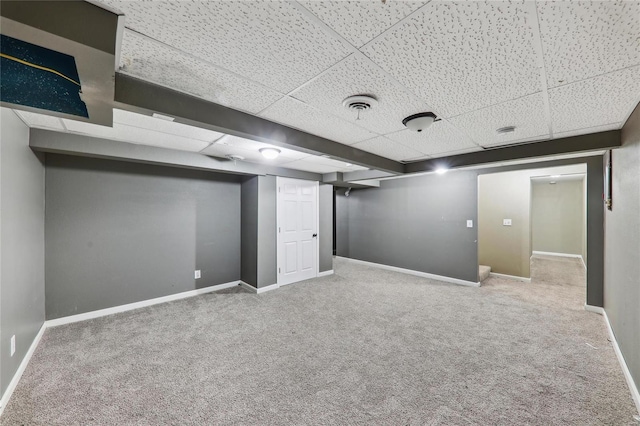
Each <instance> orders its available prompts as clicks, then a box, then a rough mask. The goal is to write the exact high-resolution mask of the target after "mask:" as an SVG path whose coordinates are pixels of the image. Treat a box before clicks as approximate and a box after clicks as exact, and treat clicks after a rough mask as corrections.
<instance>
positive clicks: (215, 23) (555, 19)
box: [20, 0, 640, 173]
mask: <svg viewBox="0 0 640 426" xmlns="http://www.w3.org/2000/svg"><path fill="white" fill-rule="evenodd" d="M92 3H95V4H98V5H102V6H104V7H105V8H108V9H109V10H116V11H120V12H121V13H122V14H123V15H124V19H125V20H124V32H123V34H122V40H121V46H120V55H119V60H118V64H117V71H118V72H119V73H121V74H124V75H127V76H130V77H134V78H138V79H142V80H144V81H148V82H151V83H155V84H158V85H161V86H164V87H167V88H170V89H174V90H177V91H180V92H183V93H186V94H189V95H193V96H196V97H198V98H202V99H205V100H208V101H211V102H214V103H217V104H220V105H223V106H226V107H229V108H233V109H235V110H239V111H242V112H246V113H248V114H252V115H255V116H257V117H260V118H264V119H266V120H270V121H273V122H276V123H280V124H283V125H285V126H288V127H292V128H295V129H299V130H302V131H303V132H306V133H310V134H314V135H317V136H320V137H323V138H326V139H329V140H333V141H336V142H338V143H339V144H344V145H348V146H349V147H352V148H355V149H359V150H363V151H367V152H370V153H373V154H376V155H379V156H381V157H385V158H388V159H391V160H395V161H402V162H414V161H420V160H428V159H431V158H439V157H445V156H450V155H456V154H464V153H470V152H477V151H482V150H484V149H492V148H496V147H501V146H507V145H511V144H514V143H515V144H517V143H526V142H532V141H544V140H553V139H557V138H562V137H567V136H576V135H581V134H588V133H596V132H602V131H607V130H614V129H620V128H621V127H622V125H623V124H624V122H625V121H626V119H627V118H628V116H629V115H630V114H631V112H632V110H633V108H634V107H635V106H636V105H637V103H638V101H640V41H639V40H640V1H601V2H582V1H568V0H567V1H458V2H452V1H400V0H387V1H386V3H383V2H382V1H380V0H367V1H343V0H338V1H302V0H300V1H196V0H193V1H185V0H169V1H162V0H155V1H122V0H92ZM356 94H367V95H371V96H374V97H375V98H376V99H377V100H378V104H377V105H376V106H375V107H374V108H373V109H371V110H368V111H364V112H363V113H362V114H361V115H360V117H358V116H357V114H356V112H355V111H353V110H348V109H346V108H344V107H343V105H342V101H343V100H344V99H345V98H346V97H348V96H351V95H356ZM134 110H135V109H134ZM423 111H433V112H434V113H435V114H437V115H438V117H439V118H440V119H441V120H440V121H437V122H435V123H434V124H433V125H432V126H431V127H429V128H428V129H426V130H425V131H423V132H422V133H414V132H411V131H409V130H407V129H406V128H405V127H404V125H403V124H402V119H403V118H404V117H406V116H408V115H412V114H415V113H418V112H423ZM20 114H21V117H22V118H23V120H25V122H27V123H28V124H29V125H30V126H33V127H43V128H48V129H52V130H57V131H66V132H74V133H82V134H89V135H93V136H98V137H104V138H110V139H115V140H121V141H127V142H133V143H138V144H145V145H152V146H159V147H163V148H170V149H178V150H184V151H192V152H200V153H202V154H206V155H211V156H216V157H224V156H227V155H241V156H243V157H245V160H244V161H248V162H258V163H263V162H264V161H265V160H264V159H263V158H262V157H261V156H260V155H259V153H258V149H260V148H262V147H265V146H268V144H266V143H264V142H265V140H264V138H257V139H260V140H261V141H260V142H258V141H253V140H248V139H243V138H239V137H235V136H231V135H224V134H222V133H218V132H215V131H212V130H206V129H200V128H196V127H192V126H187V125H186V124H180V123H170V122H161V121H159V120H157V119H155V118H151V117H149V116H147V115H140V114H134V113H133V112H128V111H123V110H118V109H116V110H114V126H113V128H109V127H103V126H95V125H93V126H92V125H89V124H87V123H82V122H76V121H72V120H66V119H57V118H53V117H47V116H41V115H38V114H33V113H28V112H21V113H20ZM192 123H193V122H192ZM505 126H515V131H514V132H512V133H506V134H498V133H497V132H496V129H498V128H501V127H505ZM214 129H216V130H221V129H220V128H217V127H214ZM230 130H231V129H229V131H230ZM244 135H246V134H244ZM550 143H553V142H550ZM277 144H278V145H280V149H281V150H282V153H281V156H280V157H279V158H278V159H276V160H274V161H273V162H272V164H275V165H277V166H281V167H290V168H297V169H299V170H305V171H312V172H316V173H329V172H336V171H340V172H347V171H353V170H362V169H364V168H363V167H360V166H347V165H346V163H345V162H343V161H339V160H336V159H332V158H324V157H321V156H313V155H309V154H308V153H301V152H298V151H294V150H292V149H286V148H281V146H282V143H277ZM288 146H289V147H295V143H294V144H289V145H288ZM315 151H316V152H317V151H318V150H315ZM319 151H321V148H320V149H319ZM325 152H327V151H325ZM362 164H364V165H366V164H368V163H366V164H365V163H362Z"/></svg>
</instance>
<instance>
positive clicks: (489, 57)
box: [363, 1, 542, 117]
mask: <svg viewBox="0 0 640 426" xmlns="http://www.w3.org/2000/svg"><path fill="white" fill-rule="evenodd" d="M534 25H537V22H536V20H535V13H533V8H532V7H530V6H527V5H526V4H525V3H523V2H509V3H506V2H493V1H489V2H479V1H468V2H446V1H432V2H431V3H429V4H427V5H426V6H424V7H423V8H421V9H420V10H419V11H418V12H417V13H416V14H414V15H413V16H411V17H410V18H409V19H407V20H406V21H404V22H403V23H402V24H401V25H399V26H397V27H396V28H394V29H392V30H390V31H388V32H387V33H386V34H384V35H382V36H381V37H380V38H378V39H376V40H375V41H373V42H372V43H371V44H369V45H367V46H365V47H364V48H363V52H364V53H365V54H366V55H367V56H369V57H370V58H371V59H372V60H373V61H374V62H376V63H377V64H379V65H380V66H381V67H382V68H383V69H385V70H386V71H388V72H389V73H390V74H392V75H393V76H394V77H395V78H397V79H398V80H399V81H401V82H402V83H403V84H404V85H405V86H406V87H407V88H409V89H411V90H412V91H414V92H415V93H416V94H417V95H419V96H420V97H421V98H422V99H423V100H425V101H426V102H427V103H428V104H429V105H431V106H432V107H433V108H434V109H435V111H434V112H435V113H436V114H440V115H443V116H445V117H450V116H455V115H458V114H462V113H464V112H467V111H473V110H476V109H479V108H483V107H486V106H490V105H495V104H498V103H501V102H504V101H507V100H510V99H515V98H518V97H521V96H524V95H527V94H530V93H536V92H539V91H540V90H541V89H542V87H541V85H542V84H541V78H540V72H541V70H540V67H539V63H538V62H539V60H538V57H537V56H536V51H535V47H534V31H533V26H534Z"/></svg>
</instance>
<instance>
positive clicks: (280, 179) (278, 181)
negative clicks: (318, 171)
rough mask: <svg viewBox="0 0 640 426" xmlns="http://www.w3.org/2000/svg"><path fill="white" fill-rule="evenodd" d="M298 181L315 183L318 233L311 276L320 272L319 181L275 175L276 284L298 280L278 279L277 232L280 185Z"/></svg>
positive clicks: (279, 250)
mask: <svg viewBox="0 0 640 426" xmlns="http://www.w3.org/2000/svg"><path fill="white" fill-rule="evenodd" d="M292 180H293V181H299V182H311V183H314V184H315V187H316V191H315V192H316V234H318V236H317V237H316V243H315V245H316V256H315V259H314V264H315V265H314V272H315V277H313V278H317V277H318V274H319V273H320V183H319V182H318V181H313V180H307V179H294V178H287V177H281V176H276V188H277V189H276V283H277V284H278V286H283V285H289V284H295V283H296V282H298V281H294V282H292V283H287V284H282V283H281V279H280V275H281V274H280V271H281V268H280V261H281V259H282V250H281V248H280V247H281V246H280V239H281V238H282V237H281V233H280V232H279V228H280V219H281V218H280V188H281V185H282V182H283V181H292Z"/></svg>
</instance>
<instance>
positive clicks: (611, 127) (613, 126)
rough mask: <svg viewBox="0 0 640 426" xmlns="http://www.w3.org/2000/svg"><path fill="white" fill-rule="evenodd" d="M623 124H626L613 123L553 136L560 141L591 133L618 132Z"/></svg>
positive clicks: (557, 133)
mask: <svg viewBox="0 0 640 426" xmlns="http://www.w3.org/2000/svg"><path fill="white" fill-rule="evenodd" d="M623 124H624V123H611V124H605V125H603V126H595V127H587V128H584V129H578V130H570V131H568V132H556V133H554V134H553V136H554V139H558V138H568V137H571V136H580V135H587V134H589V133H599V132H606V131H609V130H618V129H620V128H622V125H623Z"/></svg>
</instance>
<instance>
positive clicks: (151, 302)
mask: <svg viewBox="0 0 640 426" xmlns="http://www.w3.org/2000/svg"><path fill="white" fill-rule="evenodd" d="M239 284H240V281H231V282H228V283H224V284H218V285H212V286H210V287H205V288H199V289H197V290H189V291H184V292H182V293H176V294H170V295H168V296H163V297H156V298H155V299H149V300H143V301H141V302H135V303H128V304H126V305H120V306H114V307H112V308H106V309H100V310H97V311H91V312H85V313H82V314H78V315H70V316H68V317H62V318H56V319H53V320H49V321H47V322H46V323H45V324H46V326H47V327H55V326H58V325H63V324H70V323H73V322H78V321H86V320H88V319H93V318H99V317H104V316H106V315H112V314H117V313H120V312H126V311H131V310H133V309H140V308H145V307H147V306H152V305H157V304H159V303H165V302H172V301H174V300H180V299H186V298H187V297H194V296H199V295H201V294H205V293H211V292H213V291H218V290H223V289H225V288H230V287H235V286H237V285H239Z"/></svg>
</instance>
